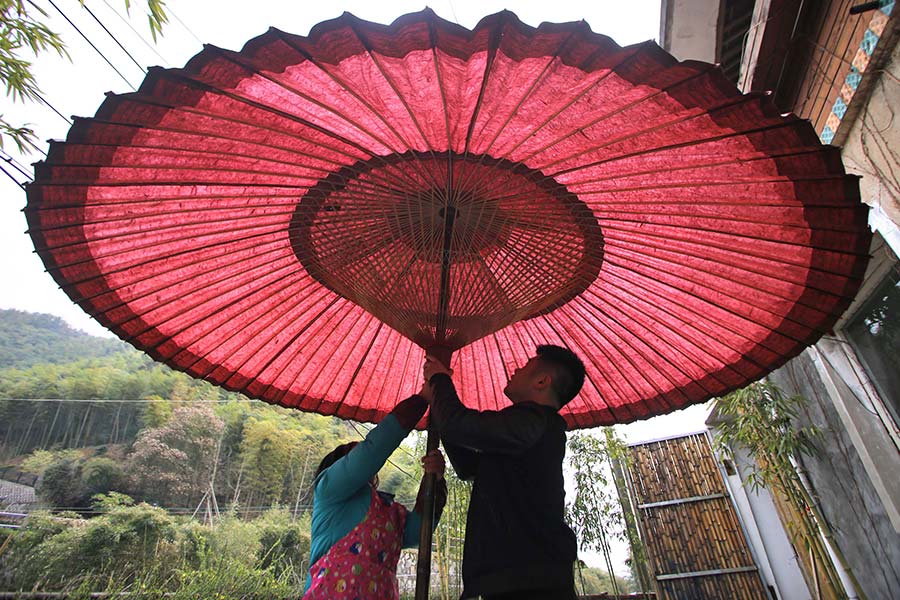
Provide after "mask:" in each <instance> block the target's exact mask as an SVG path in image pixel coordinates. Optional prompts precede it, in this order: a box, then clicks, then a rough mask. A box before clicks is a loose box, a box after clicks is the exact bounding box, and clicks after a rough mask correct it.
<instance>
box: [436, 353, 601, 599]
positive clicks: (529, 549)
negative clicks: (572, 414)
mask: <svg viewBox="0 0 900 600" xmlns="http://www.w3.org/2000/svg"><path fill="white" fill-rule="evenodd" d="M423 371H424V375H425V381H426V382H429V383H430V384H431V385H430V388H431V389H430V390H428V389H427V388H428V386H424V387H423V392H422V393H423V394H424V395H425V396H426V399H427V400H428V401H429V403H430V405H431V415H432V418H433V419H434V422H435V424H436V426H437V429H438V432H439V433H440V436H441V441H443V443H444V449H445V450H446V452H447V455H448V456H449V458H450V462H451V464H452V465H453V468H454V469H455V470H456V473H457V475H459V477H460V478H461V479H465V480H474V486H473V488H472V497H471V499H470V501H469V514H468V517H467V520H466V541H465V547H464V549H463V585H464V590H463V595H462V598H464V599H468V598H476V597H478V596H481V597H482V598H484V599H485V600H512V599H515V600H569V599H574V598H575V584H574V578H573V574H572V566H573V563H574V562H575V559H576V552H577V549H576V541H575V534H574V533H572V530H571V529H570V528H569V526H568V525H566V523H565V520H564V513H565V491H564V490H563V473H562V462H563V458H564V456H565V452H566V433H565V432H566V423H565V421H564V420H563V419H562V417H561V416H560V415H559V409H560V408H562V407H563V406H565V405H566V404H567V403H568V402H569V401H570V400H571V399H572V398H574V397H575V395H576V394H577V393H578V392H579V390H581V386H582V384H583V383H584V365H583V364H582V362H581V360H579V358H578V357H577V356H576V355H575V354H574V353H573V352H572V351H571V350H568V349H567V348H562V347H559V346H538V348H537V355H536V356H535V357H534V358H531V359H530V360H529V361H528V362H527V363H526V364H525V365H524V366H522V367H520V368H518V369H516V371H515V372H514V373H513V375H512V377H510V379H509V382H508V383H507V384H506V388H505V389H504V390H503V393H504V394H506V397H507V398H509V399H510V401H512V403H513V404H512V406H509V407H507V408H504V409H503V410H500V411H481V412H479V411H476V410H471V409H468V408H466V407H465V406H463V404H462V403H461V402H460V399H459V396H457V393H456V389H455V388H454V387H453V382H452V381H451V379H450V375H451V372H450V371H449V370H448V369H447V368H446V367H445V366H444V365H443V364H441V363H440V362H439V361H438V360H437V359H435V358H434V357H432V356H428V357H426V361H425V367H424V369H423ZM429 391H430V394H429ZM429 396H430V397H429Z"/></svg>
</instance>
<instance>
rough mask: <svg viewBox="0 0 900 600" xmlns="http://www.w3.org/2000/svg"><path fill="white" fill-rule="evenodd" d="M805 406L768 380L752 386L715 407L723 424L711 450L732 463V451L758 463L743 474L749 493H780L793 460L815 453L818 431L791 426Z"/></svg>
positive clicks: (739, 391) (721, 399)
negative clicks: (739, 450)
mask: <svg viewBox="0 0 900 600" xmlns="http://www.w3.org/2000/svg"><path fill="white" fill-rule="evenodd" d="M805 402H806V400H805V399H804V398H803V397H802V396H785V395H784V394H783V393H782V391H781V390H780V389H779V388H778V386H777V385H775V384H774V383H772V382H770V381H768V380H761V381H757V382H755V383H751V384H750V385H748V386H747V387H745V388H743V389H740V390H737V391H735V392H732V393H730V394H728V395H727V396H725V397H723V398H720V399H719V400H718V401H717V402H716V409H717V410H718V412H719V414H721V415H722V417H723V419H722V423H721V424H720V425H719V426H718V427H717V431H716V434H715V436H714V439H713V445H714V447H715V449H716V451H717V452H719V453H720V454H722V455H724V456H727V457H729V458H731V459H732V460H733V459H734V450H733V449H734V448H735V447H742V448H744V449H746V450H747V451H748V452H749V453H750V454H751V455H752V456H754V457H756V458H757V459H758V460H757V462H756V463H755V464H754V465H753V467H752V469H751V471H750V472H749V473H747V474H746V481H747V483H748V484H749V485H750V487H751V489H754V490H756V489H757V488H760V487H765V488H772V489H776V490H779V491H780V490H781V489H782V488H783V487H784V484H785V483H786V482H788V481H789V480H790V479H791V478H792V474H794V471H795V470H794V467H793V465H792V463H791V460H792V459H794V458H797V457H799V456H804V455H805V456H815V455H816V454H817V453H818V450H817V448H816V445H815V439H816V438H817V437H818V436H819V435H820V433H821V432H820V431H819V430H818V429H817V428H815V427H813V426H809V427H803V428H797V427H795V426H794V425H793V424H792V423H793V422H794V421H795V420H796V418H797V414H798V412H799V410H800V409H801V408H802V407H803V405H804V404H805ZM793 476H796V475H793Z"/></svg>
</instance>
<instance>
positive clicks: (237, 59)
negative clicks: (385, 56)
mask: <svg viewBox="0 0 900 600" xmlns="http://www.w3.org/2000/svg"><path fill="white" fill-rule="evenodd" d="M207 49H208V50H209V51H211V52H213V53H214V54H216V55H218V56H220V57H221V58H223V59H225V60H227V61H229V62H230V63H231V64H234V65H236V66H239V67H241V68H243V69H245V70H246V71H247V72H248V73H249V74H250V75H251V76H254V77H257V78H259V79H262V80H265V81H268V82H270V83H272V84H273V85H275V86H278V87H280V88H282V89H283V90H284V91H286V92H290V94H291V95H292V96H293V97H294V98H296V99H298V100H303V101H305V102H308V103H310V104H311V105H313V106H316V107H318V108H319V109H321V111H322V113H320V114H319V115H318V117H319V118H320V119H321V118H322V115H323V114H330V115H333V116H334V117H337V118H338V119H340V120H342V121H344V122H345V123H347V124H348V125H350V127H349V128H347V129H349V130H352V131H355V132H359V133H363V134H365V136H367V137H369V138H370V139H371V140H374V141H375V142H376V143H377V144H378V145H380V146H383V147H385V148H387V149H388V150H389V152H390V153H392V154H395V155H399V154H402V150H400V148H398V146H397V145H396V143H394V142H390V141H389V140H387V139H385V138H384V137H383V136H381V135H379V134H378V133H376V132H375V131H372V130H371V129H370V128H368V127H367V126H365V125H364V124H363V123H362V122H361V121H360V120H359V119H353V118H351V117H350V116H349V115H347V114H345V113H342V112H339V111H337V110H336V109H335V108H334V107H333V106H331V105H328V104H325V103H324V102H323V101H321V100H319V99H318V98H316V97H314V96H311V95H309V94H307V93H305V92H304V91H302V90H300V89H299V88H296V87H293V86H291V85H289V83H288V82H287V81H284V80H282V79H278V78H275V77H273V76H271V75H268V74H266V73H264V72H261V71H260V70H259V69H258V68H256V67H254V66H250V65H247V64H246V63H245V62H244V61H243V60H242V59H241V56H240V55H239V54H238V53H235V52H231V51H228V50H224V49H221V48H217V47H215V46H207ZM310 64H313V65H315V66H318V65H316V63H315V62H311V63H310ZM196 81H198V82H199V83H201V84H205V85H208V86H210V87H212V88H213V89H214V90H216V91H217V92H219V93H221V94H223V95H228V96H233V97H235V98H241V99H243V100H244V101H246V102H248V103H253V104H256V103H257V102H259V101H258V100H256V99H255V97H250V96H247V95H245V94H241V93H238V92H237V91H229V90H225V89H222V88H220V87H218V86H217V85H216V84H215V83H210V82H202V81H201V80H196ZM335 81H336V83H337V84H338V85H339V86H341V89H342V91H344V92H347V93H348V94H350V95H353V96H354V97H356V98H357V99H358V100H360V101H361V100H362V99H361V98H359V97H358V96H356V94H354V93H353V89H352V87H348V86H347V84H346V82H341V81H338V80H335ZM259 104H260V106H264V107H265V108H267V109H268V110H275V109H276V105H275V104H271V103H270V104H265V103H262V102H259ZM362 104H363V105H364V106H366V108H367V109H368V110H369V111H370V114H371V115H372V116H374V117H376V118H378V114H377V113H376V112H374V111H373V109H372V107H371V106H368V105H366V104H365V103H364V102H362ZM286 112H287V111H286ZM288 114H293V113H288ZM296 117H297V118H303V117H300V115H299V114H298V115H296ZM304 120H306V119H304ZM378 120H380V121H381V122H382V123H383V124H384V125H385V126H386V127H387V128H388V129H389V130H390V131H391V133H394V134H395V136H396V138H397V140H396V141H398V142H403V143H404V144H405V145H407V146H409V145H410V144H409V141H408V140H404V139H403V136H402V135H401V134H399V132H397V131H396V130H394V129H393V126H392V125H391V124H389V123H387V122H386V121H385V120H384V119H378ZM309 122H310V123H312V121H309ZM370 152H371V150H370Z"/></svg>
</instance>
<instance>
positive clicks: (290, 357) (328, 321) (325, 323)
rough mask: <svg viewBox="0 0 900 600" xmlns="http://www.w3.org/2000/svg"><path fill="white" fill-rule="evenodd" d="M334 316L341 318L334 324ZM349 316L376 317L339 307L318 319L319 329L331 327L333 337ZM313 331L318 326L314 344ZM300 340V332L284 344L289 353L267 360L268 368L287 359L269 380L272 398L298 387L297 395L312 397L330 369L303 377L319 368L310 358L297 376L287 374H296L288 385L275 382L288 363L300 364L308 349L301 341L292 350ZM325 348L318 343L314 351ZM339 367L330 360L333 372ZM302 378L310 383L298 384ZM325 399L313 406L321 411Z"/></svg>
mask: <svg viewBox="0 0 900 600" xmlns="http://www.w3.org/2000/svg"><path fill="white" fill-rule="evenodd" d="M343 302H347V301H346V300H343ZM332 319H337V322H336V323H332ZM347 319H350V320H351V321H355V322H359V321H360V320H361V319H368V320H369V322H371V320H372V319H374V317H372V316H371V315H367V313H364V312H363V311H355V312H351V311H336V310H335V311H332V312H331V314H330V315H328V316H327V317H325V318H324V319H321V320H320V321H319V322H316V323H315V326H316V327H315V330H318V331H323V330H326V328H327V330H328V331H329V334H328V335H327V336H326V337H327V338H331V337H332V336H334V335H335V332H336V331H338V330H339V328H340V326H341V324H342V323H343V321H345V320H347ZM304 330H305V328H304ZM313 331H314V329H313V328H310V335H308V336H307V338H308V340H310V341H308V342H306V343H312V342H311V340H313V339H314V338H315V335H314V334H313ZM361 338H362V336H360V339H361ZM299 340H300V333H295V334H294V335H293V336H292V337H291V339H290V341H289V342H288V343H286V344H285V346H284V348H285V353H284V354H283V355H281V356H277V355H276V356H275V357H273V359H272V360H270V361H269V362H268V363H267V365H266V367H268V366H269V365H271V364H272V363H273V362H274V361H275V360H276V359H279V360H281V362H283V366H282V367H281V369H280V370H278V371H276V372H275V373H273V374H272V378H271V381H272V383H269V384H268V385H267V386H266V387H265V388H264V389H263V391H262V395H263V396H264V397H272V398H274V399H275V400H276V401H278V399H280V398H281V397H282V396H284V394H286V393H287V390H296V394H297V395H298V396H299V397H301V398H303V397H308V396H310V391H311V389H312V387H313V386H314V385H316V384H318V383H319V378H320V377H322V376H323V373H325V372H326V371H323V370H321V369H320V370H318V371H317V373H316V375H314V376H310V377H302V374H303V372H304V371H305V370H306V369H309V368H318V367H317V366H315V365H313V363H312V362H311V361H310V362H307V363H306V364H304V365H303V366H302V367H301V368H300V369H299V370H298V371H297V372H296V373H295V374H294V375H293V376H291V375H290V374H286V376H290V377H292V381H290V382H288V383H287V385H281V386H278V387H276V386H275V382H277V381H278V380H279V378H280V377H282V375H283V374H285V369H286V368H287V367H288V365H292V364H297V363H298V362H299V361H298V357H299V356H300V354H301V353H302V352H303V351H304V350H305V343H298V344H297V346H298V347H296V349H294V350H293V354H289V353H288V349H290V348H293V347H294V346H295V344H294V342H299ZM345 340H346V338H345V339H344V340H340V341H341V342H343V341H345ZM321 347H322V346H321V344H318V343H316V348H315V349H314V350H313V354H316V353H317V352H319V351H320V349H321ZM344 356H345V358H344V361H346V360H347V358H348V357H349V354H345V355H344ZM344 361H340V366H343V364H344ZM335 366H336V365H332V364H330V363H329V367H331V368H330V370H331V371H335V370H336V369H335V368H334V367H335ZM301 380H304V381H306V384H305V385H298V382H299V381H301ZM323 402H324V395H322V396H321V397H318V398H317V404H315V405H313V406H312V407H311V408H312V409H313V410H314V411H315V412H319V411H320V410H321V408H322V404H323ZM320 414H334V411H329V412H328V413H320Z"/></svg>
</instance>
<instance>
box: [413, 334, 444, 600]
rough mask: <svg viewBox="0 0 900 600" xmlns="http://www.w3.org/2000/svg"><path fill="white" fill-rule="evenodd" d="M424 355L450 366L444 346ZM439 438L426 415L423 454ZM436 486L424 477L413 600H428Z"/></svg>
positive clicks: (435, 480)
mask: <svg viewBox="0 0 900 600" xmlns="http://www.w3.org/2000/svg"><path fill="white" fill-rule="evenodd" d="M426 354H428V355H429V356H433V357H435V358H437V359H438V360H439V361H441V362H442V363H443V364H444V365H446V366H447V367H449V366H450V357H451V355H452V354H453V351H452V350H451V349H450V348H447V347H446V346H432V347H430V348H428V349H427V350H426ZM439 443H440V436H439V435H438V431H437V427H436V425H435V422H434V419H433V418H432V417H431V414H430V413H429V415H428V439H427V441H426V442H425V452H426V453H428V452H431V451H432V450H435V449H436V448H437V447H438V444H439ZM436 485H437V477H436V476H435V475H434V474H433V473H429V474H427V475H426V476H425V479H424V481H423V482H422V486H423V487H424V492H423V493H424V495H425V501H424V506H423V507H422V526H421V528H420V529H419V559H418V562H417V563H416V597H415V600H428V590H429V587H430V584H431V540H432V536H433V534H434V490H435V486H436Z"/></svg>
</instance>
